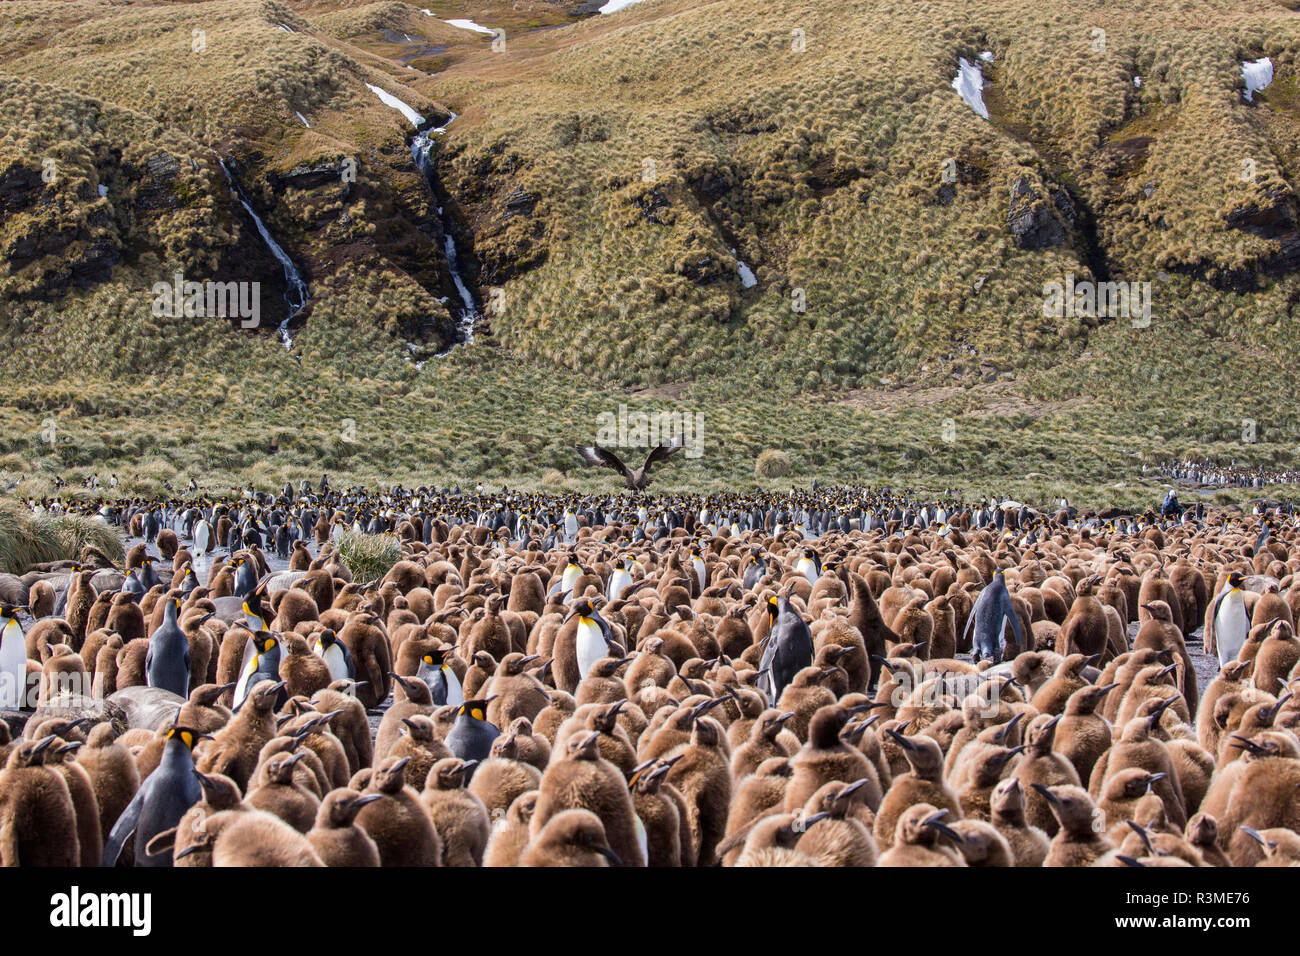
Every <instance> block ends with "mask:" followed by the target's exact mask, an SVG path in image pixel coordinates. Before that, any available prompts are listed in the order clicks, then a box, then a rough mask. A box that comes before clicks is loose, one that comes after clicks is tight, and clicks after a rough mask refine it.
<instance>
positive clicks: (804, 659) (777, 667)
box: [758, 589, 813, 703]
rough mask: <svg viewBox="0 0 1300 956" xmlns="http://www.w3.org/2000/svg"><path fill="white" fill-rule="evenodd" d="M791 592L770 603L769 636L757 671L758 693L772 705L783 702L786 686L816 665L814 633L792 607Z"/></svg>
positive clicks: (768, 611)
mask: <svg viewBox="0 0 1300 956" xmlns="http://www.w3.org/2000/svg"><path fill="white" fill-rule="evenodd" d="M788 595H789V589H787V591H786V593H785V594H782V595H781V596H780V598H777V597H770V598H768V599H767V613H768V624H769V627H768V635H767V645H766V646H765V647H764V648H763V658H762V661H761V663H760V664H759V668H758V674H759V676H758V689H759V690H761V691H763V692H764V693H765V694H767V699H768V701H769V702H772V703H775V702H776V701H778V700H780V699H781V692H782V691H783V690H785V685H786V684H788V683H790V681H792V680H793V679H794V675H795V674H797V673H799V671H801V670H803V669H804V668H805V667H809V666H811V665H812V662H813V640H812V632H811V631H809V629H808V624H807V622H805V621H804V619H803V618H802V617H801V616H800V615H799V612H798V611H796V610H795V609H794V607H793V606H792V605H791V604H790V599H789V596H788Z"/></svg>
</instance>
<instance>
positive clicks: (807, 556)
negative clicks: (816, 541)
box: [794, 548, 822, 584]
mask: <svg viewBox="0 0 1300 956" xmlns="http://www.w3.org/2000/svg"><path fill="white" fill-rule="evenodd" d="M794 569H795V570H796V571H798V572H799V573H800V574H802V575H803V576H804V577H806V578H807V579H808V583H809V584H816V583H817V579H818V578H819V577H821V576H822V563H821V561H820V559H818V557H817V552H815V551H813V550H812V549H811V548H804V550H803V557H802V558H800V559H799V562H798V563H797V564H796V565H795V566H794Z"/></svg>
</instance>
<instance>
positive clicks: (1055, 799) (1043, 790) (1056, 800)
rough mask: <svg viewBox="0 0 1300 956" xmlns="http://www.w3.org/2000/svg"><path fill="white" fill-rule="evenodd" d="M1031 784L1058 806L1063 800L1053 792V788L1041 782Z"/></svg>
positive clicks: (1044, 797)
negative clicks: (1050, 788) (1048, 787)
mask: <svg viewBox="0 0 1300 956" xmlns="http://www.w3.org/2000/svg"><path fill="white" fill-rule="evenodd" d="M1030 786H1031V787H1033V788H1034V789H1035V790H1037V791H1038V793H1039V795H1040V796H1042V798H1043V799H1044V800H1046V801H1047V802H1048V803H1050V804H1052V805H1053V806H1056V805H1057V804H1058V803H1060V802H1061V800H1060V798H1059V797H1058V796H1057V795H1056V794H1054V793H1052V791H1051V790H1049V789H1047V787H1045V786H1043V785H1042V784H1041V783H1031V784H1030Z"/></svg>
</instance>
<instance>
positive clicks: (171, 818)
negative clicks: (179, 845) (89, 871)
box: [103, 711, 203, 866]
mask: <svg viewBox="0 0 1300 956" xmlns="http://www.w3.org/2000/svg"><path fill="white" fill-rule="evenodd" d="M177 713H178V714H179V713H180V712H179V711H177ZM202 737H203V735H202V734H200V733H199V732H198V731H197V730H194V729H193V728H190V727H180V726H174V727H172V729H171V730H169V731H167V738H166V740H167V742H166V743H165V744H164V745H163V754H162V760H161V761H159V763H158V767H157V769H155V770H154V772H153V773H151V774H149V776H148V777H146V778H145V781H144V783H142V784H141V785H140V789H139V790H138V791H137V792H136V795H135V797H134V798H133V799H132V800H131V802H130V803H129V804H127V807H126V809H125V810H123V811H122V815H121V816H120V817H118V818H117V822H116V823H114V824H113V829H112V830H111V831H110V832H109V834H108V840H107V842H106V843H105V844H104V859H103V863H104V866H116V865H117V858H118V856H120V855H121V853H122V846H123V844H125V843H126V840H127V838H128V837H129V836H131V834H132V833H134V834H135V865H136V866H171V865H172V851H171V848H170V847H169V848H168V849H167V850H166V851H165V852H162V853H158V854H150V853H149V852H148V846H149V841H150V840H152V839H153V838H154V837H156V836H157V835H158V834H160V833H162V832H163V831H165V830H170V829H172V828H174V827H175V826H176V825H177V824H178V823H180V820H181V817H182V816H184V815H185V811H186V810H188V809H189V808H190V807H192V806H194V804H196V803H198V801H199V797H201V796H202V795H203V788H202V787H201V786H200V785H199V779H198V776H197V775H196V774H195V773H194V755H193V750H194V745H195V744H196V743H198V742H199V740H200V739H201V738H202Z"/></svg>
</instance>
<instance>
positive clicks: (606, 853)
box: [592, 844, 623, 866]
mask: <svg viewBox="0 0 1300 956" xmlns="http://www.w3.org/2000/svg"><path fill="white" fill-rule="evenodd" d="M592 849H593V850H594V851H596V852H597V853H599V854H600V855H601V856H603V857H604V858H605V859H607V860H609V863H610V866H622V865H623V861H622V860H621V859H619V855H618V854H617V853H615V852H614V851H613V850H611V849H610V848H609V847H607V846H605V845H604V844H601V845H600V846H593V847H592Z"/></svg>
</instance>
